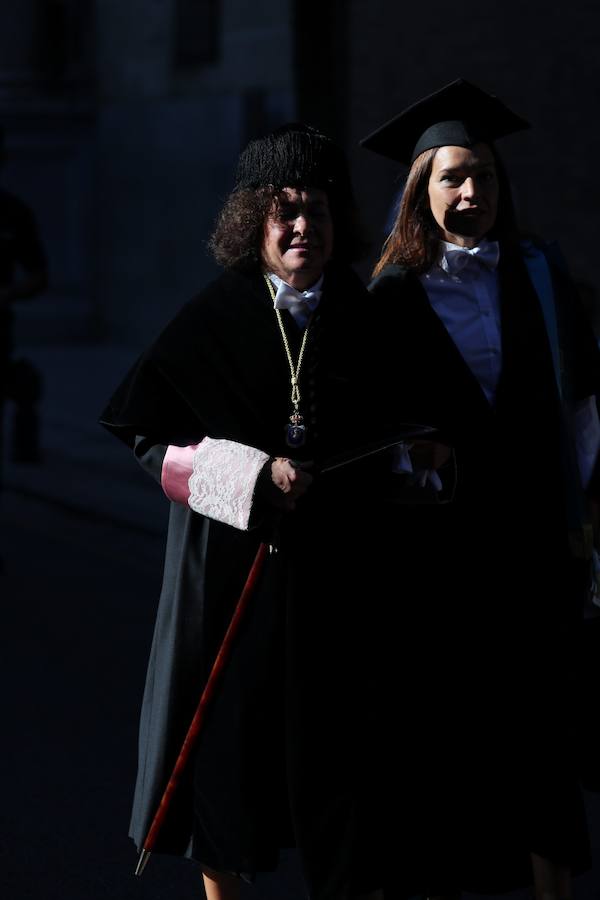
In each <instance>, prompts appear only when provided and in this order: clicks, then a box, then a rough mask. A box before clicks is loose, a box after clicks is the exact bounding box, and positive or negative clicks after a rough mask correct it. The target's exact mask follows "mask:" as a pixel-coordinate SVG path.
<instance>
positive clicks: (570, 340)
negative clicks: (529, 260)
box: [551, 265, 600, 402]
mask: <svg viewBox="0 0 600 900" xmlns="http://www.w3.org/2000/svg"><path fill="white" fill-rule="evenodd" d="M551 269H552V277H553V281H554V285H555V289H556V300H557V308H558V315H559V328H560V332H561V346H562V353H563V359H562V360H561V363H562V365H563V366H564V368H565V371H566V375H567V378H568V382H569V385H570V391H571V396H572V398H573V400H574V401H575V402H576V401H578V400H584V399H585V398H586V397H591V396H593V395H596V396H597V395H600V349H599V348H598V342H597V340H596V337H595V335H594V332H593V330H592V326H591V324H590V322H589V320H588V317H587V315H586V313H585V310H584V308H583V304H582V303H581V300H580V298H579V295H578V293H577V290H576V287H575V285H574V284H573V282H572V281H571V279H570V277H569V275H568V273H567V272H566V271H565V270H564V269H562V268H560V267H558V266H555V265H552V266H551Z"/></svg>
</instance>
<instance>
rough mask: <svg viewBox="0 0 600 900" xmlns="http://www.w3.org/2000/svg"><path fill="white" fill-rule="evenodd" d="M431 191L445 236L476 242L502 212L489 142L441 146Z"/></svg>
mask: <svg viewBox="0 0 600 900" xmlns="http://www.w3.org/2000/svg"><path fill="white" fill-rule="evenodd" d="M428 195H429V207H430V209H431V214H432V216H433V218H434V219H435V221H436V223H437V225H438V228H439V229H440V233H441V237H442V239H443V240H445V241H450V242H451V243H453V244H459V245H462V246H465V247H473V246H475V244H477V243H478V242H479V241H480V240H481V239H482V238H483V237H484V236H485V235H486V234H487V233H488V231H489V230H490V229H491V228H493V226H494V222H495V221H496V214H497V212H498V175H497V173H496V163H495V161H494V157H493V154H492V151H491V149H490V148H489V147H488V145H487V144H476V145H475V146H474V147H472V148H467V147H440V148H439V150H438V151H437V153H436V155H435V157H434V159H433V165H432V169H431V175H430V176H429V185H428Z"/></svg>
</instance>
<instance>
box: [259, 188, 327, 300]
mask: <svg viewBox="0 0 600 900" xmlns="http://www.w3.org/2000/svg"><path fill="white" fill-rule="evenodd" d="M332 251H333V222H332V220H331V212H330V209H329V200H328V197H327V194H326V193H325V191H321V190H318V189H317V188H309V189H308V190H300V189H298V188H289V187H286V188H284V189H283V191H282V192H281V194H280V195H279V198H278V199H277V200H275V201H274V203H273V208H272V210H271V212H270V214H269V216H268V217H267V220H266V222H265V234H264V239H263V245H262V260H263V264H264V266H265V269H266V270H267V271H269V272H273V273H274V274H275V275H278V276H279V278H281V279H282V280H283V281H285V282H287V283H288V284H291V285H292V287H295V288H296V289H297V290H299V291H305V290H306V289H307V288H309V287H311V285H313V284H314V283H315V281H318V280H319V278H320V277H321V274H322V272H323V269H324V267H325V263H326V262H327V261H328V260H329V259H330V258H331V253H332Z"/></svg>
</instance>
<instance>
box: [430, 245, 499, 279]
mask: <svg viewBox="0 0 600 900" xmlns="http://www.w3.org/2000/svg"><path fill="white" fill-rule="evenodd" d="M499 259H500V247H499V245H498V241H482V242H481V244H477V246H476V247H455V246H453V245H450V244H446V245H445V249H444V251H443V255H442V258H441V260H440V266H441V267H442V269H443V270H444V271H445V272H449V273H450V274H451V275H458V273H459V272H461V271H462V270H463V269H464V268H465V266H468V265H470V264H471V263H472V262H473V261H477V262H479V263H481V264H482V265H484V266H485V267H486V268H487V269H489V270H490V271H491V272H493V271H494V269H495V268H496V266H497V265H498V261H499Z"/></svg>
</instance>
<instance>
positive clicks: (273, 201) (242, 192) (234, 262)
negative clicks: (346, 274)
mask: <svg viewBox="0 0 600 900" xmlns="http://www.w3.org/2000/svg"><path fill="white" fill-rule="evenodd" d="M285 187H298V188H300V189H301V188H302V187H304V189H306V188H307V187H310V186H309V185H304V186H300V185H285ZM280 196H281V188H278V187H272V186H269V187H260V188H256V189H252V188H238V189H236V190H234V191H232V193H231V194H230V195H229V197H228V198H227V200H226V201H225V203H224V205H223V209H222V210H221V212H220V214H219V216H218V218H217V222H216V225H215V229H214V231H213V233H212V235H211V237H210V239H209V241H208V247H209V249H210V251H211V252H212V254H213V256H214V257H215V259H216V261H217V262H218V263H219V265H221V266H223V267H224V268H226V269H228V268H235V269H251V268H255V267H256V266H258V265H260V264H261V260H262V255H261V251H262V246H263V240H264V235H265V222H266V221H267V218H268V217H269V215H270V214H271V212H272V210H273V208H274V206H276V205H277V203H278V202H279V198H280ZM327 196H328V198H329V208H330V210H331V218H332V221H333V258H334V259H336V260H338V261H342V262H347V263H351V262H355V261H356V260H357V259H360V257H361V256H362V255H363V254H364V252H365V250H366V249H367V242H366V240H365V238H364V232H363V229H362V226H361V225H360V223H359V218H358V212H357V209H356V205H355V203H354V197H353V195H352V193H351V191H350V190H346V191H344V192H343V195H342V193H341V192H337V191H335V190H333V189H332V190H330V191H327Z"/></svg>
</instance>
